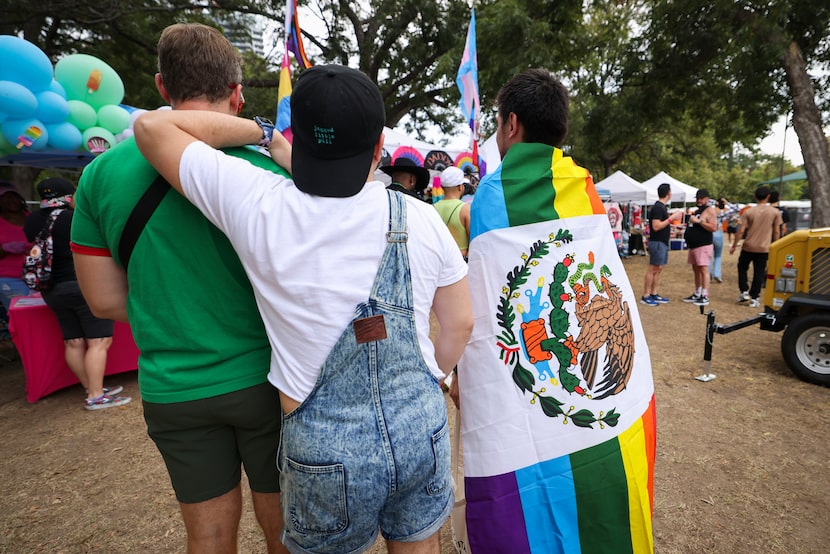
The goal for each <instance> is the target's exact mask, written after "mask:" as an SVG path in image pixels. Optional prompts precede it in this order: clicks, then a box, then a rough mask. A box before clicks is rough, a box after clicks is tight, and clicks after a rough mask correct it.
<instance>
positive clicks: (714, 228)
mask: <svg viewBox="0 0 830 554" xmlns="http://www.w3.org/2000/svg"><path fill="white" fill-rule="evenodd" d="M657 191H658V196H659V199H658V200H657V202H655V203H654V205H653V206H652V207H651V210H650V212H649V220H648V221H649V223H648V225H649V227H648V228H649V241H648V251H649V255H650V258H649V268H648V270H647V271H646V276H645V283H644V286H643V289H644V292H643V296H642V297H641V298H640V303H641V304H644V305H647V306H659V305H660V304H667V303H669V299H668V298H666V297H663V296H660V295H659V294H657V286H658V284H659V275H660V272H661V271H662V268H663V267H664V266H665V265H666V264H667V263H668V248H669V237H670V234H669V229H670V228H671V226H672V225H679V224H680V223H683V222H685V232H684V235H683V239H684V241H685V245H686V248H688V256H687V259H688V263H689V265H691V266H692V272H693V275H694V285H695V289H694V292H693V293H692V294H691V295H689V296H687V297H685V298H683V302H689V303H693V304H695V305H698V306H706V305H708V304H709V285H710V283H712V282H716V283H722V282H723V276H722V264H723V257H722V254H723V250H724V241H725V240H727V241H728V242H729V253H730V254H733V253H734V252H735V250H736V248H738V245H739V244H740V245H741V252H740V256H739V257H738V262H737V264H738V289H739V292H740V294H739V296H738V303H747V304H748V305H749V306H750V307H752V308H757V307H760V305H761V303H760V300H759V296H760V292H761V288H762V287H763V285H764V281H765V279H766V267H767V259H768V257H769V247H770V244H772V243H773V242H775V241H776V240H778V239H779V238H780V237H782V236H783V235H784V234H786V232H787V225H786V220H785V218H786V217H787V216H786V211H785V210H783V209H781V208H779V207H778V205H777V204H778V192H777V191H774V190H771V189H770V188H769V187H768V186H766V185H761V186H760V187H758V188H757V189H756V190H755V200H756V204H755V205H753V206H746V207H744V208H743V209H742V208H740V207H739V206H738V205H737V204H733V203H731V202H729V201H728V200H727V199H726V198H725V197H720V198H719V199H718V200H717V201H716V202H715V201H713V200H712V199H711V198H710V194H709V191H708V190H707V189H705V188H701V189H698V191H697V193H696V194H695V204H696V207H695V209H694V210H693V211H691V212H690V213H689V214H686V215H685V217H684V215H683V212H682V211H677V210H676V211H674V212H672V213H670V212H669V204H670V202H671V185H670V184H669V183H663V184H661V185H660V186H659V187H658V189H657ZM724 232H726V233H727V235H726V239H725V238H724ZM750 265H752V267H753V277H752V282H751V285H750V282H749V278H748V270H749V266H750Z"/></svg>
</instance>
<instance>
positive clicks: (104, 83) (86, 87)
mask: <svg viewBox="0 0 830 554" xmlns="http://www.w3.org/2000/svg"><path fill="white" fill-rule="evenodd" d="M55 80H56V81H57V82H59V83H60V84H61V85H62V86H63V88H64V90H66V98H67V99H68V100H83V101H84V102H86V103H87V104H89V105H90V106H92V107H93V108H94V109H96V110H97V109H99V108H101V107H103V106H106V105H107V104H120V103H121V100H123V99H124V83H123V82H122V81H121V77H119V76H118V73H116V72H115V70H114V69H113V68H112V67H110V66H109V65H107V64H106V63H105V62H104V61H102V60H99V59H98V58H96V57H94V56H89V55H87V54H70V55H69V56H66V57H64V58H62V59H61V60H59V61H58V63H56V64H55Z"/></svg>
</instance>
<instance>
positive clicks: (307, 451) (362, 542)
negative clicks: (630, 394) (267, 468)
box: [135, 65, 472, 553]
mask: <svg viewBox="0 0 830 554" xmlns="http://www.w3.org/2000/svg"><path fill="white" fill-rule="evenodd" d="M291 114H292V121H291V126H292V131H293V133H294V143H293V148H292V147H291V146H289V145H288V143H287V142H286V141H285V139H284V138H282V137H281V136H280V135H279V134H276V135H274V136H273V137H271V133H272V132H273V128H269V127H268V126H262V125H261V122H260V121H257V122H253V121H245V120H240V119H239V118H233V117H222V116H218V115H214V114H207V113H198V114H196V113H193V112H181V113H176V112H150V113H147V114H144V115H142V116H141V117H140V118H139V119H138V120H137V121H136V124H135V133H136V141H137V143H138V146H139V148H140V149H141V151H142V153H143V154H144V155H145V157H146V158H147V159H148V160H149V161H150V163H152V164H153V166H154V167H156V169H157V170H158V171H159V172H160V173H161V174H162V175H164V177H165V178H166V179H167V180H168V181H169V182H170V184H171V185H172V186H173V188H175V189H176V190H177V191H179V192H180V193H182V194H183V195H184V196H185V197H186V198H188V199H189V200H190V201H191V202H192V203H193V204H194V205H195V206H197V207H198V208H199V209H200V210H201V211H202V212H203V213H204V214H205V216H206V217H207V218H208V219H209V220H210V221H211V222H213V223H214V224H215V225H216V226H217V227H218V228H219V229H221V230H222V231H224V232H225V234H226V235H227V236H228V238H229V239H230V241H231V243H232V245H233V246H234V248H235V249H236V250H237V252H238V254H239V257H240V259H241V261H242V263H243V265H244V267H245V269H246V271H247V273H248V276H249V278H250V280H251V283H252V284H253V287H254V291H255V294H256V297H257V303H258V306H259V309H260V312H261V314H262V318H263V321H264V322H265V326H266V330H267V332H268V336H269V339H270V341H271V346H272V350H273V354H272V356H273V358H272V363H271V372H270V375H269V379H270V381H271V383H273V384H274V385H275V386H276V387H277V388H278V389H279V391H280V399H281V402H282V408H283V411H284V412H285V414H286V415H285V416H284V422H283V436H282V443H281V446H280V453H279V462H278V463H279V465H280V469H281V471H282V474H281V490H282V498H283V512H284V520H285V531H284V534H283V542H284V543H285V544H286V545H288V546H289V548H290V549H299V548H301V549H305V550H306V551H314V552H350V551H359V550H362V549H365V548H368V547H369V546H371V544H372V543H373V542H374V541H375V540H376V535H377V529H378V528H380V530H381V532H382V534H383V536H384V537H385V538H386V539H387V543H388V544H389V546H390V550H392V549H393V548H394V549H395V551H396V552H403V553H406V552H435V553H437V552H439V550H440V544H439V540H438V530H439V529H440V527H441V525H442V524H443V522H444V521H445V520H446V518H447V517H448V515H449V513H450V511H451V509H452V506H453V494H452V490H451V487H450V459H449V452H450V447H449V433H448V428H447V416H446V407H445V403H444V398H443V393H442V392H441V383H442V381H443V378H444V376H445V374H446V373H448V372H449V371H450V370H451V369H452V368H453V367H454V366H455V365H456V363H457V361H458V359H459V358H460V356H461V353H462V351H463V349H464V346H465V344H466V342H467V340H468V339H469V336H470V332H471V330H472V313H471V306H470V297H469V290H468V287H467V278H466V273H467V268H466V264H465V263H464V260H463V258H462V257H461V254H460V252H459V250H458V247H457V245H456V244H455V241H454V240H453V239H452V236H451V235H450V233H449V231H448V229H447V227H446V226H445V225H444V223H443V222H442V221H441V219H440V218H439V217H438V214H437V213H436V212H435V210H434V209H433V208H432V206H430V205H428V204H425V203H423V202H421V201H418V200H416V199H414V198H410V197H406V196H405V195H402V194H400V193H398V192H393V191H387V190H386V189H385V187H384V185H383V183H382V182H380V181H374V180H373V177H372V175H373V173H374V170H375V169H376V168H377V166H378V165H379V163H380V159H381V155H382V152H383V135H382V129H383V125H384V123H385V115H384V107H383V101H382V98H381V96H380V92H379V90H378V88H377V86H376V85H375V84H374V83H373V82H372V81H370V80H369V79H368V78H367V77H366V76H365V75H363V74H362V73H360V72H359V71H356V70H352V69H348V68H346V67H342V66H337V65H329V66H315V67H313V68H311V69H309V70H307V71H305V72H303V74H302V75H301V76H300V78H299V80H298V82H297V85H296V87H295V89H294V93H293V95H292V97H291ZM161 137H164V140H163V141H162V140H160V139H161ZM257 142H259V144H260V145H267V144H269V143H270V150H271V153H272V156H273V157H274V159H275V161H277V162H278V163H279V164H280V165H282V166H283V167H291V168H292V174H293V179H285V178H282V177H279V176H277V175H274V174H272V173H270V172H267V171H261V170H259V169H258V168H255V167H253V166H251V165H250V164H248V163H247V162H245V161H241V160H239V159H235V158H231V157H228V156H226V155H225V154H223V153H222V152H220V151H218V150H215V149H214V148H219V147H226V146H231V145H242V144H253V143H257ZM162 145H163V146H162ZM430 309H433V310H434V312H435V315H436V317H437V319H438V322H439V324H440V326H441V328H442V330H445V331H443V332H442V333H441V334H440V335H439V336H438V337H437V338H436V340H435V343H434V345H433V343H432V342H431V341H430V340H429V313H430Z"/></svg>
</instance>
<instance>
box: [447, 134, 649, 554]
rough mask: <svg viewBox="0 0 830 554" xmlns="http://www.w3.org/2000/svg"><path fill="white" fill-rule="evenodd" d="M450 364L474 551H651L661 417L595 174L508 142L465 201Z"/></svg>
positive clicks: (558, 154) (538, 148)
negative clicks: (465, 292) (466, 306)
mask: <svg viewBox="0 0 830 554" xmlns="http://www.w3.org/2000/svg"><path fill="white" fill-rule="evenodd" d="M469 264H470V265H469V282H470V289H471V293H472V298H473V315H474V320H475V327H474V330H473V336H472V338H471V339H470V343H469V344H468V345H467V348H466V350H465V352H464V356H463V358H462V359H461V361H460V362H459V364H458V371H459V384H460V391H461V409H462V445H463V452H464V474H465V480H464V484H465V488H466V497H467V512H466V514H467V516H466V517H467V529H468V534H469V541H470V548H471V551H472V552H473V553H488V554H489V553H510V554H521V553H531V552H533V553H537V552H540V553H541V552H543V553H546V554H547V553H563V554H565V553H566V554H580V553H586V554H587V553H600V552H603V553H614V554H617V553H626V552H630V553H637V554H639V553H643V552H653V550H654V544H653V538H652V525H651V516H652V509H653V505H654V502H653V490H654V483H653V479H654V458H655V447H656V418H655V404H654V383H653V380H652V374H651V361H650V357H649V352H648V346H647V344H646V340H645V335H644V334H643V330H642V325H641V323H640V317H639V313H638V311H637V305H638V304H637V302H638V300H637V296H636V295H635V294H634V292H633V290H632V288H631V285H630V283H629V282H628V278H627V277H626V273H625V269H624V267H623V265H622V262H621V261H620V257H619V255H618V254H617V248H616V245H615V243H614V238H613V235H612V232H611V228H610V225H609V223H608V218H607V216H606V215H605V210H604V209H603V207H602V202H601V201H600V199H599V197H598V195H597V193H596V190H595V189H594V183H593V180H592V179H591V176H590V174H589V173H588V171H587V170H585V169H584V168H581V167H579V166H577V165H576V164H575V163H574V161H573V160H572V159H571V158H569V157H566V156H564V155H563V153H562V151H561V150H559V149H557V148H553V147H550V146H546V145H542V144H526V143H522V144H515V145H513V146H512V147H511V148H510V150H509V151H508V153H507V155H506V156H505V157H504V160H503V161H502V164H501V165H500V166H499V168H498V169H497V170H496V171H495V172H494V173H491V174H489V175H487V176H486V177H484V178H483V179H482V181H481V182H480V183H479V186H478V189H477V191H476V194H475V197H474V199H473V204H472V206H471V242H470V250H469Z"/></svg>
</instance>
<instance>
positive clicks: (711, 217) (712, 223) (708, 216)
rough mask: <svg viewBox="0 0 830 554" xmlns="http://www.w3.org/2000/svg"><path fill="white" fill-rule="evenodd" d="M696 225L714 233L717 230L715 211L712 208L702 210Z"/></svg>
mask: <svg viewBox="0 0 830 554" xmlns="http://www.w3.org/2000/svg"><path fill="white" fill-rule="evenodd" d="M698 224H699V225H700V226H701V227H703V228H704V229H706V230H707V231H713V232H714V231H715V230H716V229H717V228H718V216H717V214H716V213H715V210H713V209H712V208H707V209H705V210H703V213H702V214H700V220H699V221H698Z"/></svg>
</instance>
